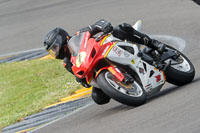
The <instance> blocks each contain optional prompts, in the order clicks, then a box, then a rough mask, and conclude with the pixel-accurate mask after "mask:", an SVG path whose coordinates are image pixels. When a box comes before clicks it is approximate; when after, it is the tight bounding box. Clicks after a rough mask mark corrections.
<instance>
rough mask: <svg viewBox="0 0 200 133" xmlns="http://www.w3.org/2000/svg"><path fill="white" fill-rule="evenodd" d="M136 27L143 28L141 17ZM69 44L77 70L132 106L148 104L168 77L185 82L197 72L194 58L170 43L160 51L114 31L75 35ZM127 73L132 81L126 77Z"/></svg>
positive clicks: (109, 93) (174, 81) (91, 81)
mask: <svg viewBox="0 0 200 133" xmlns="http://www.w3.org/2000/svg"><path fill="white" fill-rule="evenodd" d="M133 27H134V28H135V29H136V30H140V29H141V27H142V24H141V21H138V22H136V23H135V25H134V26H133ZM68 45H69V49H70V51H71V53H72V56H71V62H72V64H73V67H72V71H73V72H74V74H75V75H76V76H77V77H78V78H81V79H82V78H86V81H87V83H88V84H89V85H91V86H94V87H96V88H100V89H102V90H103V92H104V93H105V94H107V95H108V96H109V97H111V98H112V99H114V100H116V101H118V102H120V103H123V104H126V105H129V106H139V105H142V104H144V103H145V101H146V99H147V96H152V95H154V94H156V93H158V92H159V91H160V89H161V88H162V86H163V85H164V84H165V83H166V81H167V82H169V83H172V84H174V85H178V86H181V85H185V84H187V83H190V82H191V81H192V80H193V78H194V75H195V68H194V66H193V64H192V63H191V61H190V60H189V59H188V58H187V57H186V56H185V55H184V54H183V53H181V52H180V51H178V50H177V49H175V48H173V47H172V46H169V45H166V48H165V50H164V52H163V53H162V54H160V53H159V52H158V51H156V50H153V49H151V48H148V47H147V46H143V45H141V44H136V43H132V42H127V41H121V40H119V39H117V38H115V37H113V36H112V34H100V35H98V36H96V37H90V33H89V32H84V33H80V34H78V35H76V36H73V37H72V38H71V39H70V41H69V42H68ZM127 75H128V77H130V78H132V79H133V81H132V82H126V81H125V76H127Z"/></svg>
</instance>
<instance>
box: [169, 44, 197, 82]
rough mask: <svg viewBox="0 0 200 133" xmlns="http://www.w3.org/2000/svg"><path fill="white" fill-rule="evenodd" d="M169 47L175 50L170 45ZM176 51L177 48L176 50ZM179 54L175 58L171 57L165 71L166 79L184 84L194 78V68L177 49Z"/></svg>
mask: <svg viewBox="0 0 200 133" xmlns="http://www.w3.org/2000/svg"><path fill="white" fill-rule="evenodd" d="M167 47H168V48H169V49H173V50H176V49H174V48H172V47H170V46H167ZM176 51H177V50H176ZM177 52H178V53H179V54H180V56H179V57H178V58H176V59H171V64H172V65H170V66H169V67H168V68H167V69H166V71H165V75H166V80H167V82H169V83H172V84H174V85H178V86H181V85H185V84H188V83H190V82H192V80H193V79H194V75H195V68H194V66H193V64H192V63H191V61H190V60H189V59H188V58H187V57H186V56H185V55H184V54H183V53H181V52H180V51H177Z"/></svg>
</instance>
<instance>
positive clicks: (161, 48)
mask: <svg viewBox="0 0 200 133" xmlns="http://www.w3.org/2000/svg"><path fill="white" fill-rule="evenodd" d="M147 46H148V47H150V48H152V49H155V50H157V51H158V53H159V54H162V53H163V52H164V50H165V47H166V45H165V44H164V43H162V42H160V41H158V40H155V39H151V42H150V43H149V44H148V45H147Z"/></svg>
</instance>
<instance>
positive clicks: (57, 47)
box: [44, 28, 70, 59]
mask: <svg viewBox="0 0 200 133" xmlns="http://www.w3.org/2000/svg"><path fill="white" fill-rule="evenodd" d="M69 38H70V36H69V34H68V33H67V32H66V31H65V30H64V29H62V28H55V29H53V30H51V31H50V32H49V33H48V34H47V35H46V36H45V38H44V46H45V48H46V50H47V51H48V52H49V53H50V54H51V55H52V56H54V57H55V58H56V59H64V57H65V56H66V54H67V53H66V52H67V44H68V40H69Z"/></svg>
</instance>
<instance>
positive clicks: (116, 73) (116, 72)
mask: <svg viewBox="0 0 200 133" xmlns="http://www.w3.org/2000/svg"><path fill="white" fill-rule="evenodd" d="M103 70H108V71H110V72H111V73H112V74H113V75H114V76H115V77H116V78H117V79H118V80H119V81H120V82H122V81H123V79H124V75H123V74H122V73H121V72H120V71H119V70H118V69H117V68H115V67H114V66H112V65H111V66H106V67H103V68H101V69H99V71H98V72H97V73H96V75H95V79H96V78H97V77H98V75H99V74H100V72H101V71H103Z"/></svg>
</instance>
